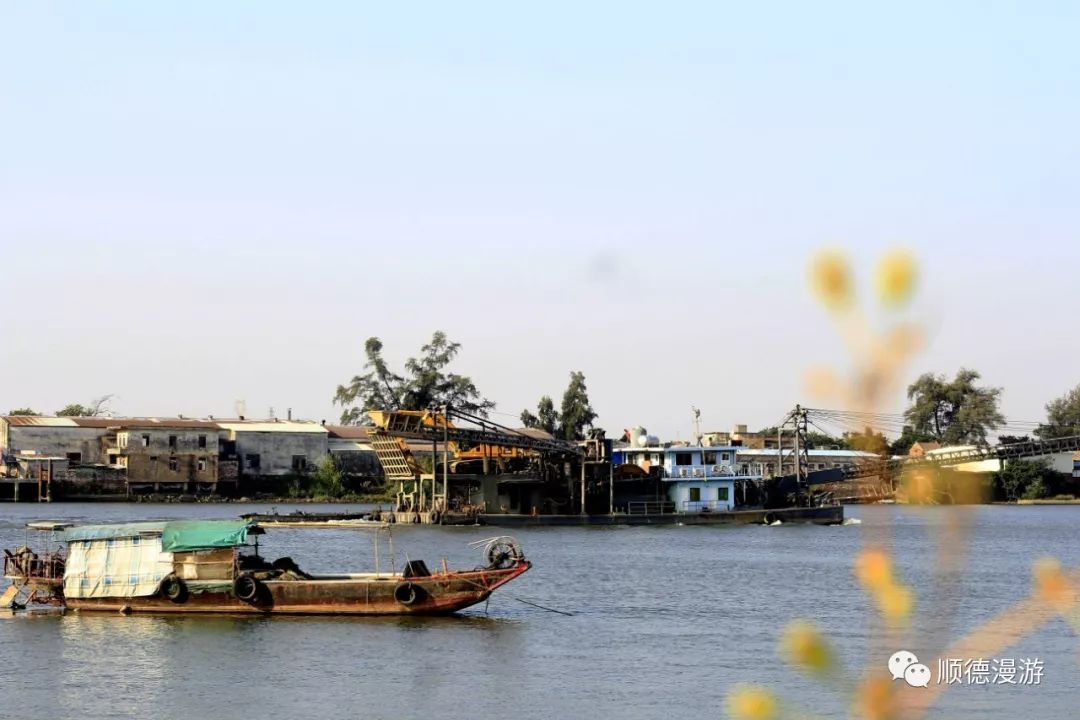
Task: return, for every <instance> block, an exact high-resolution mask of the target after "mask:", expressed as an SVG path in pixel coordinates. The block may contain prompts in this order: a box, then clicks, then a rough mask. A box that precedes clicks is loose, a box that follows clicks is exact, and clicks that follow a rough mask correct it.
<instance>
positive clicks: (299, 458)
mask: <svg viewBox="0 0 1080 720" xmlns="http://www.w3.org/2000/svg"><path fill="white" fill-rule="evenodd" d="M292 469H293V470H295V471H297V472H303V471H304V470H307V455H293V456H292Z"/></svg>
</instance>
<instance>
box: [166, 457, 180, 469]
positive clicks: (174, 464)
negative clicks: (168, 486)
mask: <svg viewBox="0 0 1080 720" xmlns="http://www.w3.org/2000/svg"><path fill="white" fill-rule="evenodd" d="M169 472H180V459H179V458H174V457H171V458H169Z"/></svg>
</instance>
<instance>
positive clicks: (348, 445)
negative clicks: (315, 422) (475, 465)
mask: <svg viewBox="0 0 1080 720" xmlns="http://www.w3.org/2000/svg"><path fill="white" fill-rule="evenodd" d="M326 433H327V448H326V449H327V452H329V453H330V457H332V458H334V463H335V464H336V465H337V467H338V469H339V470H341V472H343V473H345V474H346V475H362V476H369V477H374V476H379V475H382V467H381V466H380V465H379V458H378V457H377V456H376V455H375V450H374V448H372V447H371V441H370V433H371V428H366V427H361V426H359V425H327V426H326ZM429 452H430V450H429Z"/></svg>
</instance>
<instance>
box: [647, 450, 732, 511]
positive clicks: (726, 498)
mask: <svg viewBox="0 0 1080 720" xmlns="http://www.w3.org/2000/svg"><path fill="white" fill-rule="evenodd" d="M735 453H736V448H734V447H700V446H692V447H669V448H664V476H663V477H664V482H665V483H667V485H668V498H669V499H670V500H671V501H672V502H673V503H675V512H705V511H710V510H731V509H733V508H734V507H735V479H736V475H737V466H736V464H735ZM741 479H744V480H745V479H747V478H746V477H745V476H743V477H742V478H741Z"/></svg>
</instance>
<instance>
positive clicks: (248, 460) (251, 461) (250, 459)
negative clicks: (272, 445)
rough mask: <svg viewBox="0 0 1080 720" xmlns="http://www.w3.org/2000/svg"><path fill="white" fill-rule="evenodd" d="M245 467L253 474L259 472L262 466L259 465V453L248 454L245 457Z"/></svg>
mask: <svg viewBox="0 0 1080 720" xmlns="http://www.w3.org/2000/svg"><path fill="white" fill-rule="evenodd" d="M244 466H245V467H247V469H248V470H251V471H252V472H259V469H260V468H261V465H260V464H259V453H248V454H247V455H245V456H244Z"/></svg>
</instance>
